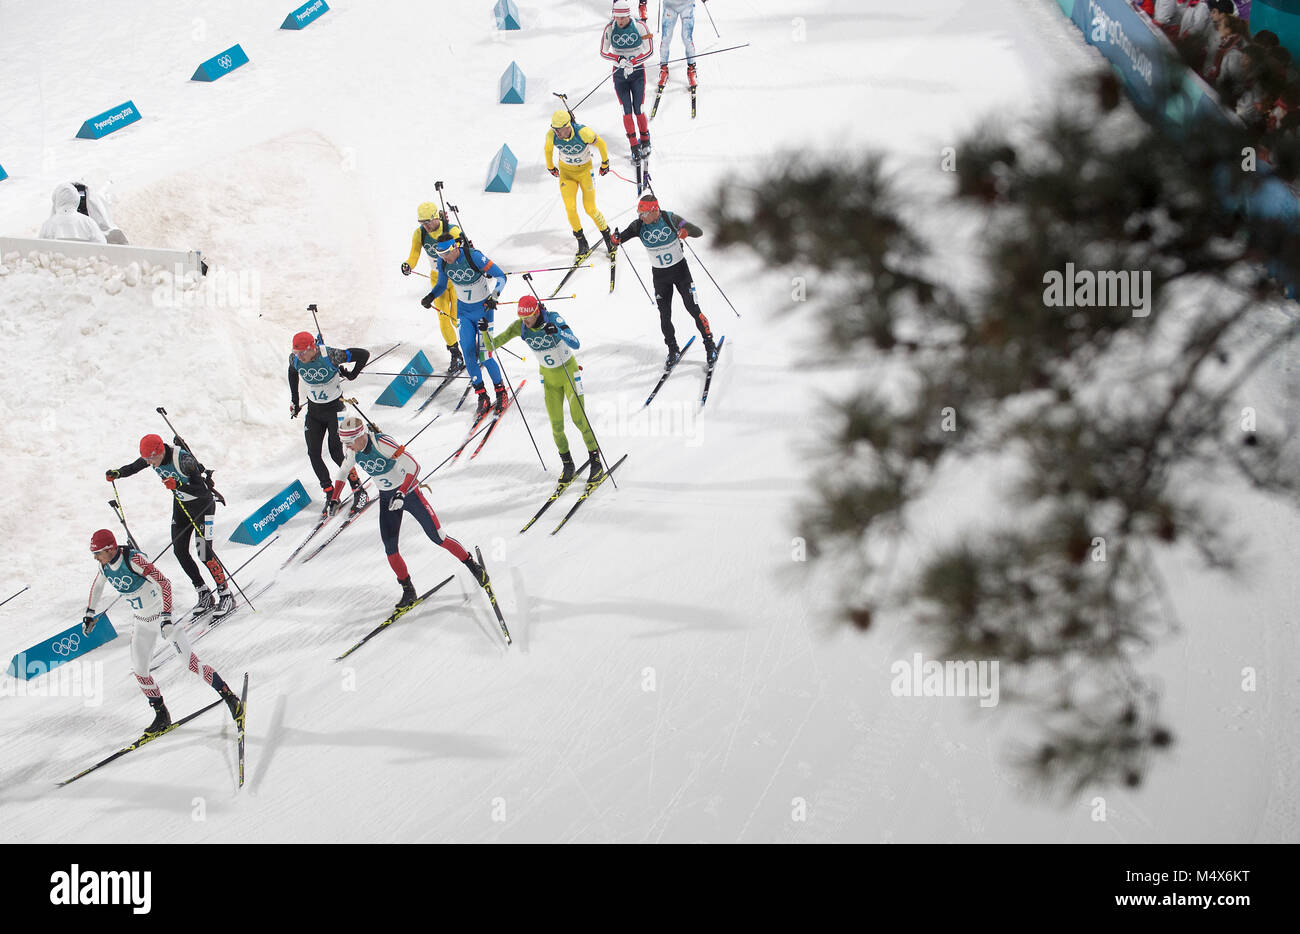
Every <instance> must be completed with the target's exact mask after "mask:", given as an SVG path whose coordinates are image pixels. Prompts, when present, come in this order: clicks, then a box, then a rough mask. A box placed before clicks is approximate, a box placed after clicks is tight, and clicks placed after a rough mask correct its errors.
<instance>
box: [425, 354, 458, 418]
mask: <svg viewBox="0 0 1300 934" xmlns="http://www.w3.org/2000/svg"><path fill="white" fill-rule="evenodd" d="M463 372H465V363H464V361H463V360H462V361H461V364H460V365H459V366H449V367H447V372H446V373H444V374H443V377H442V382H441V383H439V384H438V385H437V386H435V387H434V390H433V392H432V393H430V394H429V398H427V399H425V400H424V401H423V402H421V403H420V407H419V408H418V409H416V410H415V414H416V415H419V414H420V413H421V412H423V411H424V410H425V409H427V408H428V407H429V404H430V403H431V402H433V400H434V399H436V398H438V393H440V392H442V391H443V390H444V389H446V388H447V387H448V386H449V385H450V384H451V381H452V380H454V379H455V378H456V377H457V376H459V375H460V374H461V373H463ZM461 401H462V402H464V401H465V400H464V397H462V398H461ZM457 408H459V406H457Z"/></svg>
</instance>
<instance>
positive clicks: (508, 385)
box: [497, 360, 546, 470]
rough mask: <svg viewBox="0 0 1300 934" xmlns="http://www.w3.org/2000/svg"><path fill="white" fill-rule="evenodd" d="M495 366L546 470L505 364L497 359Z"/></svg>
mask: <svg viewBox="0 0 1300 934" xmlns="http://www.w3.org/2000/svg"><path fill="white" fill-rule="evenodd" d="M497 366H499V367H501V376H502V378H503V379H505V381H506V388H507V389H509V390H510V395H511V397H512V398H513V399H514V400H515V408H516V409H519V417H520V418H522V419H523V420H524V430H526V431H527V432H528V440H529V441H531V442H533V450H534V451H536V452H537V461H538V463H540V464H541V465H542V470H546V461H545V460H543V459H542V452H541V449H540V448H538V447H537V439H536V438H534V437H533V429H532V428H531V427H530V426H529V424H528V416H526V415H525V414H524V410H523V409H520V408H519V394H518V393H517V392H515V387H514V385H513V384H512V383H511V382H510V374H509V373H507V372H506V365H505V364H504V363H502V362H501V361H500V360H498V361H497Z"/></svg>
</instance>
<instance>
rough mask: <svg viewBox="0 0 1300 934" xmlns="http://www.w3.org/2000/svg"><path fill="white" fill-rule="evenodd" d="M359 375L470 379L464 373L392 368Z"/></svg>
mask: <svg viewBox="0 0 1300 934" xmlns="http://www.w3.org/2000/svg"><path fill="white" fill-rule="evenodd" d="M357 375H358V376H418V377H420V378H421V379H433V378H434V377H435V376H438V377H442V378H443V379H469V377H468V376H465V375H463V374H457V375H455V376H451V377H447V376H443V374H441V373H394V372H392V371H391V370H364V371H362V372H361V373H358V374H357Z"/></svg>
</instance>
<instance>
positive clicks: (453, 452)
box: [419, 413, 492, 484]
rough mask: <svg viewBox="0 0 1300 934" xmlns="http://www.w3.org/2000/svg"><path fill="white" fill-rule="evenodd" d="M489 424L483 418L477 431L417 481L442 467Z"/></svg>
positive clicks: (431, 474)
mask: <svg viewBox="0 0 1300 934" xmlns="http://www.w3.org/2000/svg"><path fill="white" fill-rule="evenodd" d="M439 414H441V413H439ZM491 424H492V423H491V422H490V421H488V419H486V418H485V419H483V424H482V425H480V426H479V429H478V431H476V432H474V433H473V434H472V435H470V436H469V437H468V438H466V439H465V441H464V443H462V444H461V445H460V446H459V447H457V448H456V450H455V451H452V452H451V453H450V454H448V455H447V456H446V457H444V458H443V459H442V463H440V464H439V465H438V466H437V467H435V468H433V469H432V470H430V471H429V472H428V473H427V474H425V475H424V476H423V477H421V478H420V480H419V482H420V483H421V484H423V483H424V481H425V480H428V479H429V478H430V477H432V476H433V475H434V474H436V473H437V472H438V471H439V470H441V469H442V468H443V467H445V466H446V465H447V462H448V461H450V460H451V459H452V458H453V457H455V456H456V452H457V451H463V450H464V449H465V448H467V447H469V443H470V442H471V441H473V440H474V439H475V438H477V437H478V436H479V435H481V434H483V432H485V431H487V430H488V428H489V427H490V426H491Z"/></svg>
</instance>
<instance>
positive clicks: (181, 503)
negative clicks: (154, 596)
mask: <svg viewBox="0 0 1300 934" xmlns="http://www.w3.org/2000/svg"><path fill="white" fill-rule="evenodd" d="M148 466H149V463H148V462H147V461H146V460H145V459H144V458H143V457H137V458H136V459H135V460H133V461H131V463H129V464H127V465H126V466H125V467H119V468H118V469H117V472H118V473H119V474H120V475H121V476H123V477H130V476H133V475H134V474H138V473H139V472H140V471H142V470H144V469H145V468H146V467H148ZM160 467H161V468H162V469H168V468H170V469H172V470H174V471H176V472H177V473H179V474H181V477H178V478H177V486H176V489H175V490H174V491H172V544H173V545H174V546H175V547H174V548H173V549H172V550H173V551H174V552H175V553H176V562H177V563H178V564H179V565H180V566H181V570H182V571H184V572H185V576H186V577H188V578H189V579H190V583H191V584H193V585H194V589H195V590H199V589H202V588H203V587H204V586H205V585H204V583H203V578H202V576H200V574H199V566H198V565H197V564H195V562H194V558H193V557H192V556H191V555H190V536H191V535H195V526H197V527H198V530H199V532H198V534H197V535H195V551H197V552H198V556H199V560H200V561H202V562H203V563H204V565H206V566H207V569H208V573H209V574H211V575H212V580H213V582H214V583H215V584H216V585H217V590H224V589H225V587H226V575H225V573H224V572H223V571H222V570H221V562H219V561H218V560H217V555H216V552H215V551H213V550H212V543H211V542H210V541H208V540H207V539H206V538H204V537H203V529H204V528H205V526H204V521H205V520H206V519H207V517H208V516H210V515H212V513H213V512H215V511H216V503H215V502H214V501H213V498H212V490H211V489H210V488H209V487H208V482H207V480H206V478H205V477H204V476H203V465H202V464H200V463H199V462H198V459H197V458H195V457H194V455H192V454H191V453H190V452H189V451H187V450H185V449H184V448H178V447H173V446H172V445H170V444H167V445H164V446H163V460H162V464H161V465H160ZM155 469H159V468H155ZM164 482H165V481H164ZM191 520H192V521H191Z"/></svg>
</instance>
